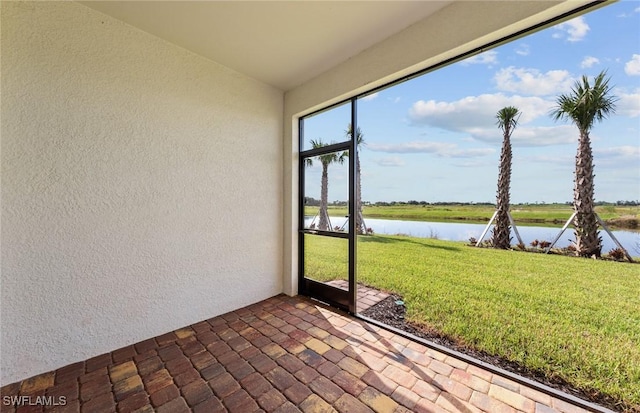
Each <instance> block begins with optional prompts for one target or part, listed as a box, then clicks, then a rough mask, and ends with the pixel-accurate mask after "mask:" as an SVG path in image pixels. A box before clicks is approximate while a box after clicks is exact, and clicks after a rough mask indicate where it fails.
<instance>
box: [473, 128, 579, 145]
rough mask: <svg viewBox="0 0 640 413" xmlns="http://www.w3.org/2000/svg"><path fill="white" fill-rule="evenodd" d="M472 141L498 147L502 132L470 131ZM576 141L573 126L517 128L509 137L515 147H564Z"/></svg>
mask: <svg viewBox="0 0 640 413" xmlns="http://www.w3.org/2000/svg"><path fill="white" fill-rule="evenodd" d="M470 133H471V136H473V138H474V139H476V140H479V141H483V142H487V143H493V144H496V145H499V144H501V143H502V132H501V131H500V130H499V129H498V128H497V127H496V128H493V129H477V130H472V131H470ZM577 141H578V131H577V129H576V128H575V127H574V126H573V125H558V126H535V127H527V126H518V127H516V130H515V131H514V132H513V135H512V136H511V143H512V144H513V146H515V147H535V146H552V145H565V144H570V143H575V142H577Z"/></svg>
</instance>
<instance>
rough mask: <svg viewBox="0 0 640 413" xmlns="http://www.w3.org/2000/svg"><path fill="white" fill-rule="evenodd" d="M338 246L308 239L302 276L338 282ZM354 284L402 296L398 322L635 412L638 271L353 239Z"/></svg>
mask: <svg viewBox="0 0 640 413" xmlns="http://www.w3.org/2000/svg"><path fill="white" fill-rule="evenodd" d="M344 248H345V245H344V243H338V242H336V241H335V240H334V239H331V238H327V237H310V238H309V239H308V240H307V253H306V254H307V255H306V258H305V261H306V265H307V266H308V270H309V272H308V274H312V277H313V278H314V279H317V280H319V281H329V280H330V279H334V278H335V277H332V276H331V274H340V275H341V276H342V277H344V272H343V271H342V270H343V269H344V263H345V258H346V251H344ZM336 269H340V270H339V271H337V270H336ZM358 282H362V283H364V284H367V285H371V286H374V287H377V288H380V289H383V290H387V291H392V292H395V293H398V294H400V295H402V296H403V297H404V300H405V303H406V305H407V320H408V321H411V322H414V323H419V324H423V325H427V326H429V327H431V328H433V329H435V330H437V331H439V332H441V333H443V334H445V335H447V336H449V337H451V338H453V339H455V340H456V341H458V342H460V343H464V344H465V345H467V346H469V347H472V348H474V349H477V350H482V351H485V352H487V353H489V354H495V355H498V356H501V357H503V358H505V359H508V360H511V361H514V362H517V363H520V364H522V365H524V366H526V367H527V368H529V369H531V370H534V371H540V372H544V373H545V374H546V375H547V376H558V377H561V378H563V379H564V380H566V381H568V382H569V383H571V384H572V385H574V386H576V387H578V388H581V389H584V390H587V391H597V392H601V393H604V394H607V395H610V396H612V397H613V398H615V399H617V400H620V401H622V402H623V403H624V404H625V405H626V406H628V407H629V406H630V407H631V408H634V409H640V385H639V383H640V266H638V265H635V264H625V263H619V262H611V261H600V260H590V259H579V258H572V257H564V256H549V255H542V254H528V253H524V252H516V251H504V250H492V249H476V248H471V247H467V246H465V245H464V244H463V243H459V242H452V241H440V240H434V239H423V238H411V237H405V236H377V235H376V236H361V237H359V238H358Z"/></svg>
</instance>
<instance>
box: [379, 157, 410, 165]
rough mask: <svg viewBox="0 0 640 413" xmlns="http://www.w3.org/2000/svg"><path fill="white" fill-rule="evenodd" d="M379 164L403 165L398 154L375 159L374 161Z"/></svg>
mask: <svg viewBox="0 0 640 413" xmlns="http://www.w3.org/2000/svg"><path fill="white" fill-rule="evenodd" d="M374 162H375V163H377V164H378V165H380V166H392V167H393V166H404V165H405V163H404V161H403V160H402V158H400V157H399V156H389V157H387V158H381V159H376V160H375V161H374Z"/></svg>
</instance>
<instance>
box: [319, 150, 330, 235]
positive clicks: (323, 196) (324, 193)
mask: <svg viewBox="0 0 640 413" xmlns="http://www.w3.org/2000/svg"><path fill="white" fill-rule="evenodd" d="M328 169H329V165H328V164H326V163H324V162H323V163H322V181H321V187H320V221H319V222H318V229H319V230H321V231H328V230H330V228H329V219H328V217H329V213H328V211H327V204H328V202H329V201H328V199H329V173H328Z"/></svg>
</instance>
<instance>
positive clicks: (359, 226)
mask: <svg viewBox="0 0 640 413" xmlns="http://www.w3.org/2000/svg"><path fill="white" fill-rule="evenodd" d="M345 135H347V138H349V139H352V138H353V127H352V125H351V124H349V125H348V126H347V130H346V131H345ZM356 144H357V150H356V170H357V174H356V177H357V179H356V233H357V234H366V233H367V229H366V228H365V227H364V222H363V220H362V183H361V180H360V175H361V174H360V145H362V144H364V135H363V134H362V130H360V128H356Z"/></svg>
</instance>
